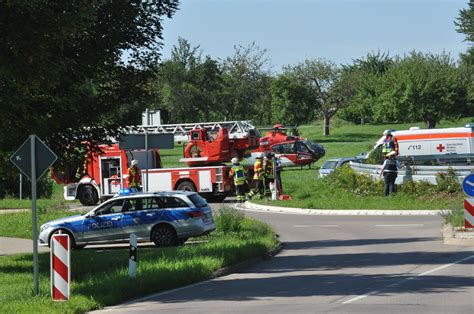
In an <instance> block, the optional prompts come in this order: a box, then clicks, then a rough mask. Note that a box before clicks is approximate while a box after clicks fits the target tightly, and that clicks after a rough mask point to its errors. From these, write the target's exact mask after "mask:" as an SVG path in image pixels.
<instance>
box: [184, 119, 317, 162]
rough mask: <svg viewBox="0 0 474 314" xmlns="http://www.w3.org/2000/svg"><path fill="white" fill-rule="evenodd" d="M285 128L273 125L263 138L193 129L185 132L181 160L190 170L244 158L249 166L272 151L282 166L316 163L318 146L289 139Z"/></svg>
mask: <svg viewBox="0 0 474 314" xmlns="http://www.w3.org/2000/svg"><path fill="white" fill-rule="evenodd" d="M286 130H293V133H295V131H296V128H285V127H283V125H281V124H276V125H274V126H273V128H271V130H270V131H268V132H267V133H266V134H265V136H264V137H260V136H259V133H258V131H257V130H255V129H252V130H249V132H248V133H246V134H243V135H242V136H239V137H235V136H232V137H231V136H229V131H228V130H227V129H225V128H223V129H220V130H218V131H213V130H205V129H194V130H191V131H190V133H189V141H188V144H187V145H186V147H185V149H184V158H182V159H181V160H180V161H182V162H186V163H187V164H188V165H189V166H191V167H198V166H204V165H207V166H209V165H219V164H222V163H225V162H229V161H230V159H231V158H232V157H238V158H239V159H242V158H246V159H247V162H248V164H253V163H254V162H255V159H256V157H257V155H260V154H262V153H266V152H273V153H275V154H276V155H277V156H278V157H280V158H281V161H282V166H283V167H292V166H293V167H295V166H298V167H303V166H307V165H311V164H312V163H314V162H316V161H318V160H319V159H320V158H321V157H323V156H324V154H325V153H326V152H325V150H324V147H323V146H322V145H320V144H317V143H314V142H311V141H308V140H307V139H305V138H302V137H299V136H289V135H287V133H286Z"/></svg>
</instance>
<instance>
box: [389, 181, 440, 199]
mask: <svg viewBox="0 0 474 314" xmlns="http://www.w3.org/2000/svg"><path fill="white" fill-rule="evenodd" d="M436 191H437V188H436V185H433V184H431V183H429V182H427V181H418V182H413V181H407V182H404V183H403V184H401V185H399V186H398V192H400V193H404V194H409V195H415V196H423V195H429V194H433V193H436Z"/></svg>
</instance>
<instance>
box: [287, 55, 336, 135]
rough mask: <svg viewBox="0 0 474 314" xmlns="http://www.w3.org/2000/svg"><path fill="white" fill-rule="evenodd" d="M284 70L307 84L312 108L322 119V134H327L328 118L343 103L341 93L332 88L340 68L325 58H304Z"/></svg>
mask: <svg viewBox="0 0 474 314" xmlns="http://www.w3.org/2000/svg"><path fill="white" fill-rule="evenodd" d="M286 71H289V72H294V73H295V75H296V76H297V77H298V78H299V79H300V80H301V81H303V82H305V84H307V86H308V88H309V90H310V93H311V98H312V101H313V108H314V109H315V110H318V111H319V112H320V113H321V115H322V116H323V119H324V125H323V134H324V135H325V136H328V135H329V122H330V119H331V118H332V117H333V116H334V115H335V114H336V113H337V111H338V110H339V109H341V108H342V107H343V106H344V105H345V101H344V99H343V98H342V97H341V94H340V93H338V92H336V90H334V89H333V88H334V87H335V86H336V85H335V83H336V82H337V81H338V80H339V78H340V75H341V69H340V68H339V67H337V66H336V64H335V63H333V62H331V61H328V60H325V59H306V60H305V61H304V62H302V63H300V64H298V65H296V66H294V67H292V66H288V67H286Z"/></svg>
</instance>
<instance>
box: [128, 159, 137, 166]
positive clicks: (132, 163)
mask: <svg viewBox="0 0 474 314" xmlns="http://www.w3.org/2000/svg"><path fill="white" fill-rule="evenodd" d="M130 165H131V166H136V165H138V160H136V159H134V160H132V162H131V163H130Z"/></svg>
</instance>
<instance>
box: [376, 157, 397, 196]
mask: <svg viewBox="0 0 474 314" xmlns="http://www.w3.org/2000/svg"><path fill="white" fill-rule="evenodd" d="M396 154H397V153H396V152H395V151H391V152H390V153H388V154H387V159H385V161H384V162H383V165H382V169H380V176H383V182H384V196H389V195H390V194H392V193H395V180H396V179H397V175H398V163H397V160H395V155H396Z"/></svg>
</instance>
